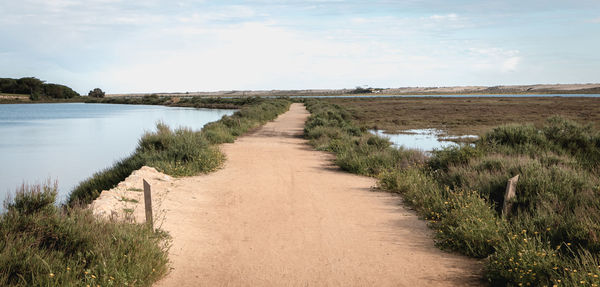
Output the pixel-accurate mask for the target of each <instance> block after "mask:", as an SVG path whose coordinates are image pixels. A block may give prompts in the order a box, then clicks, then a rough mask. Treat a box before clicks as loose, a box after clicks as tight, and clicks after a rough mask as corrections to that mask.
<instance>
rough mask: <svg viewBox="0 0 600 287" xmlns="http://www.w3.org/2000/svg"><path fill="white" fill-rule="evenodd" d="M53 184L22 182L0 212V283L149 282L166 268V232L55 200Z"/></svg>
mask: <svg viewBox="0 0 600 287" xmlns="http://www.w3.org/2000/svg"><path fill="white" fill-rule="evenodd" d="M55 199H56V184H50V183H46V184H42V185H32V186H28V185H23V186H22V187H21V188H19V189H18V190H17V192H16V194H15V196H14V199H8V200H7V201H5V208H6V212H5V213H3V214H0V238H2V240H0V270H2V271H1V272H0V285H2V286H86V285H89V286H98V285H100V286H126V285H127V286H149V285H150V284H151V283H152V282H154V281H156V280H157V279H158V278H160V277H161V276H163V275H164V274H165V273H166V272H167V262H168V258H167V249H168V247H169V238H168V235H167V234H166V233H164V232H161V231H157V232H153V231H152V230H150V229H148V228H146V227H145V226H143V225H138V224H134V223H129V222H122V221H120V222H117V221H109V220H98V219H97V218H96V217H95V216H93V215H92V213H91V211H90V210H88V209H82V208H79V207H72V208H65V209H63V208H60V207H57V206H56V205H55Z"/></svg>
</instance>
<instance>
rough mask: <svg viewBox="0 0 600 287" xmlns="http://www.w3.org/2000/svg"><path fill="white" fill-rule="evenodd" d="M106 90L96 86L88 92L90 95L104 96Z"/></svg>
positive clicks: (95, 96) (94, 96)
mask: <svg viewBox="0 0 600 287" xmlns="http://www.w3.org/2000/svg"><path fill="white" fill-rule="evenodd" d="M104 94H105V93H104V92H103V91H102V90H101V89H100V88H95V89H93V90H91V91H90V92H89V93H88V97H92V98H104Z"/></svg>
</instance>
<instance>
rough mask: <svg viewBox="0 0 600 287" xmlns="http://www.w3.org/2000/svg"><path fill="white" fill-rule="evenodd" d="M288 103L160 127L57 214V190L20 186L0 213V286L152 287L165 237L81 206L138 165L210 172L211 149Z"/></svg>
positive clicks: (215, 159)
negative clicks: (194, 127)
mask: <svg viewBox="0 0 600 287" xmlns="http://www.w3.org/2000/svg"><path fill="white" fill-rule="evenodd" d="M289 104H290V103H289V101H287V100H258V99H257V100H254V101H253V102H252V103H250V104H248V105H244V106H242V108H241V109H240V110H239V111H238V112H236V113H235V114H233V115H231V116H225V117H223V118H222V119H221V120H219V121H217V122H214V123H210V124H207V125H206V126H205V127H204V128H203V129H202V130H201V131H196V132H194V131H191V130H189V129H178V130H175V131H173V130H171V129H169V128H168V127H167V126H165V125H160V124H159V125H158V129H157V131H156V132H153V133H147V134H145V135H144V136H143V137H142V138H141V139H140V142H139V146H138V148H137V149H136V151H135V152H134V153H133V154H132V155H131V156H130V157H128V158H126V159H123V160H121V161H119V162H117V163H116V164H115V165H114V166H113V167H111V168H108V169H106V170H103V171H101V172H98V173H96V174H95V175H94V176H92V177H91V178H89V179H87V180H85V181H83V182H82V183H81V184H80V185H79V186H78V187H77V188H76V189H75V190H73V192H72V193H71V195H70V197H69V202H68V204H66V205H65V206H62V207H57V206H56V205H55V204H54V203H55V200H56V184H52V183H45V184H42V185H34V186H27V185H23V187H22V188H20V189H19V190H17V192H16V195H15V197H14V199H8V200H7V201H5V208H6V212H5V213H3V214H0V237H1V238H2V240H0V270H2V272H0V285H2V286H7V285H11V286H87V285H89V286H98V285H100V286H149V285H151V284H152V283H153V282H155V281H156V280H157V279H159V278H161V277H162V276H163V275H164V274H165V273H166V272H167V271H168V270H167V269H168V266H167V263H168V257H167V251H168V248H169V236H168V234H166V233H165V232H163V231H161V230H157V231H153V230H151V229H149V228H147V226H145V225H141V224H136V223H133V222H122V221H112V220H99V219H97V218H95V217H94V216H93V215H92V213H91V211H90V210H89V209H87V208H85V207H84V206H83V204H86V203H89V202H91V201H92V200H93V199H94V198H96V197H97V196H98V195H99V194H100V192H101V191H102V190H105V189H109V188H111V187H113V186H114V185H116V184H117V183H118V182H120V181H121V180H123V179H124V178H125V177H127V176H128V175H129V174H130V173H131V172H132V171H133V170H135V169H138V168H140V167H141V166H143V165H149V166H153V167H156V168H157V169H159V170H161V171H162V172H165V173H167V174H170V175H174V176H184V175H195V174H198V173H202V172H209V171H212V170H215V169H216V168H218V167H219V166H220V165H221V164H222V162H223V160H224V156H223V155H222V154H221V153H220V151H219V150H218V148H217V146H216V145H217V144H219V143H224V142H232V141H233V140H234V139H235V138H236V137H237V136H239V135H242V134H243V133H245V132H247V131H249V130H251V129H253V128H256V127H258V126H260V125H262V124H264V123H265V122H267V121H269V120H272V119H274V118H275V117H277V115H279V114H281V113H283V112H285V111H286V110H287V109H288V107H289Z"/></svg>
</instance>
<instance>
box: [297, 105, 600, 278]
mask: <svg viewBox="0 0 600 287" xmlns="http://www.w3.org/2000/svg"><path fill="white" fill-rule="evenodd" d="M306 104H307V107H308V109H309V110H310V111H311V113H312V115H311V117H310V118H309V120H308V122H307V123H306V128H305V135H306V137H307V138H308V139H309V140H310V141H311V143H312V144H313V145H314V146H315V147H316V148H317V149H320V150H327V151H331V152H334V153H335V154H336V163H337V164H338V165H339V166H340V167H342V168H343V169H344V170H347V171H350V172H354V173H357V174H363V175H368V176H374V177H377V178H379V185H380V187H381V188H382V189H383V190H387V191H391V192H397V193H400V194H402V195H403V198H404V200H405V202H406V203H407V204H409V205H410V206H412V207H413V208H414V209H415V210H416V211H417V213H418V214H419V215H420V216H421V217H423V218H424V219H426V220H428V221H429V225H430V227H431V228H433V229H434V230H435V231H436V243H437V245H438V246H439V247H440V248H443V249H447V250H454V251H458V252H461V253H463V254H466V255H469V256H472V257H477V258H486V260H485V262H486V263H485V265H486V267H485V270H486V271H485V276H486V278H487V279H488V280H489V281H490V283H491V284H492V285H495V286H505V285H509V286H552V285H559V286H598V285H599V284H600V279H599V278H598V277H599V276H600V180H599V179H598V175H599V171H600V169H599V164H600V134H599V133H598V132H597V131H596V130H595V129H593V128H592V127H591V126H582V125H579V124H577V123H575V122H572V121H569V120H565V119H562V118H558V117H555V118H551V119H549V120H548V121H547V123H546V124H545V125H544V126H543V127H536V126H533V125H505V126H500V127H497V128H495V129H493V130H492V131H490V132H488V133H487V134H486V135H484V136H482V137H481V138H480V139H479V140H478V141H477V142H476V143H475V144H474V145H473V146H471V145H464V146H460V147H450V148H446V149H443V150H439V151H435V152H434V153H433V155H432V156H431V157H430V158H424V157H423V156H422V155H419V154H418V153H416V152H414V151H410V150H394V149H393V148H391V147H390V146H389V143H388V142H387V141H386V140H385V139H381V138H378V137H375V136H372V135H369V134H367V133H366V132H365V129H361V128H359V127H357V126H356V125H355V124H354V123H353V122H352V117H350V115H349V113H348V112H347V111H346V110H345V109H344V108H342V107H341V106H339V105H335V104H333V103H331V102H326V101H319V100H307V101H306ZM517 174H519V175H520V176H521V178H520V180H519V182H518V184H517V197H516V198H515V199H514V202H513V205H512V209H511V210H510V212H509V213H508V214H506V215H502V214H501V212H500V209H501V207H502V205H503V203H504V202H503V194H504V190H505V187H506V182H507V180H508V179H509V178H510V177H512V176H514V175H517Z"/></svg>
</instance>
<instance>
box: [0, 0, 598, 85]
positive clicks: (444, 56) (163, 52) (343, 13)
mask: <svg viewBox="0 0 600 287" xmlns="http://www.w3.org/2000/svg"><path fill="white" fill-rule="evenodd" d="M0 15H2V16H1V17H0V35H1V36H0V77H15V78H16V77H24V76H35V77H38V78H41V79H43V80H46V81H48V82H55V83H63V84H66V85H68V86H71V87H73V88H74V89H76V90H77V91H78V92H80V93H87V91H89V90H90V89H92V88H95V87H100V88H102V89H104V90H106V91H107V92H109V93H125V92H160V91H164V92H185V91H215V90H246V89H262V90H264V89H308V88H352V87H355V86H359V85H368V86H371V87H382V88H385V87H402V86H449V85H500V84H534V83H588V82H600V1H598V0H569V1H564V0H503V1H498V0H480V1H473V0H455V1H448V0H395V1H393V0H379V1H378V0H373V1H356V0H348V1H344V0H329V1H328V0H308V1H296V0H292V1H282V0H279V1H267V0H250V1H202V0H196V1H192V0H189V1H187V0H184V1H175V0H174V1H161V0H144V1H125V0H88V1H74V0H0Z"/></svg>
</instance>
